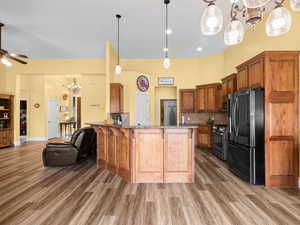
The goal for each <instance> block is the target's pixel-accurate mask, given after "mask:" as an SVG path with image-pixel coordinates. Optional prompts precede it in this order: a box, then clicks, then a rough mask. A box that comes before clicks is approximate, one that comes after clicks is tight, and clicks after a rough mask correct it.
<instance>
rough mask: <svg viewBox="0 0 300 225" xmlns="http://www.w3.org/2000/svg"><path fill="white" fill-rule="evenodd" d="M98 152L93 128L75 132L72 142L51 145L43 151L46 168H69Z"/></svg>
mask: <svg viewBox="0 0 300 225" xmlns="http://www.w3.org/2000/svg"><path fill="white" fill-rule="evenodd" d="M95 151H96V133H95V131H94V129H93V128H90V127H87V128H81V129H79V130H77V131H75V132H74V133H73V135H72V138H71V141H70V142H63V143H49V144H47V145H46V148H44V149H43V164H44V166H45V167H58V166H69V165H72V164H74V163H76V162H79V161H81V160H82V159H86V158H87V157H89V156H90V155H93V154H95Z"/></svg>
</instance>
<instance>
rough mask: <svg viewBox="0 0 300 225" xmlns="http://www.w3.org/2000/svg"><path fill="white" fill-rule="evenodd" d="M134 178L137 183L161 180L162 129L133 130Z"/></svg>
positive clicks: (160, 181)
mask: <svg viewBox="0 0 300 225" xmlns="http://www.w3.org/2000/svg"><path fill="white" fill-rule="evenodd" d="M134 136H135V141H134V143H135V150H134V151H133V152H134V154H136V155H135V156H134V158H135V166H136V168H135V171H136V177H135V180H136V182H137V183H143V182H148V183H149V182H153V183H158V182H159V183H162V182H163V164H164V163H163V157H164V139H163V130H162V129H151V132H150V131H149V129H138V130H135V134H134Z"/></svg>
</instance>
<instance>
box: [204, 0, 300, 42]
mask: <svg viewBox="0 0 300 225" xmlns="http://www.w3.org/2000/svg"><path fill="white" fill-rule="evenodd" d="M203 1H204V2H205V3H207V4H208V6H207V8H206V9H205V10H204V13H203V15H202V18H201V31H202V33H203V34H204V35H215V34H218V33H219V32H220V31H221V30H222V26H223V13H222V11H221V9H220V8H219V7H218V6H216V1H217V0H203ZM284 2H285V0H232V6H231V12H230V22H229V23H228V24H227V25H226V27H225V30H224V42H225V44H226V45H229V46H230V45H236V44H239V43H241V42H242V41H243V38H244V33H245V28H244V24H243V22H244V23H245V24H247V25H249V26H250V27H252V28H254V27H255V25H256V24H257V23H259V22H261V20H262V19H263V16H264V14H265V12H266V11H267V10H266V8H268V9H269V8H270V7H272V8H273V9H272V11H271V12H270V14H269V16H268V18H267V22H266V24H265V31H266V34H267V35H268V36H270V37H275V36H280V35H283V34H285V33H287V32H289V30H290V29H291V26H292V16H291V14H290V12H289V10H287V9H286V8H285V7H284V6H283V3H284ZM272 4H275V7H274V6H271V5H272ZM290 4H291V8H292V10H293V11H295V12H299V11H300V0H290ZM242 20H244V21H242Z"/></svg>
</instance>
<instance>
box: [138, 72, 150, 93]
mask: <svg viewBox="0 0 300 225" xmlns="http://www.w3.org/2000/svg"><path fill="white" fill-rule="evenodd" d="M136 85H137V88H138V89H139V90H140V91H142V92H146V91H148V89H149V86H150V84H149V80H148V78H147V77H146V76H145V75H141V76H139V77H138V78H137V80H136Z"/></svg>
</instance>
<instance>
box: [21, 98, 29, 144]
mask: <svg viewBox="0 0 300 225" xmlns="http://www.w3.org/2000/svg"><path fill="white" fill-rule="evenodd" d="M21 101H26V136H21V134H20V129H21V128H20V119H21V118H20V111H19V137H20V141H21V137H24V139H25V142H27V140H28V130H29V129H28V125H29V113H28V109H29V99H28V98H20V99H19V103H20V105H21ZM20 105H19V110H20ZM21 144H22V143H21Z"/></svg>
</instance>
